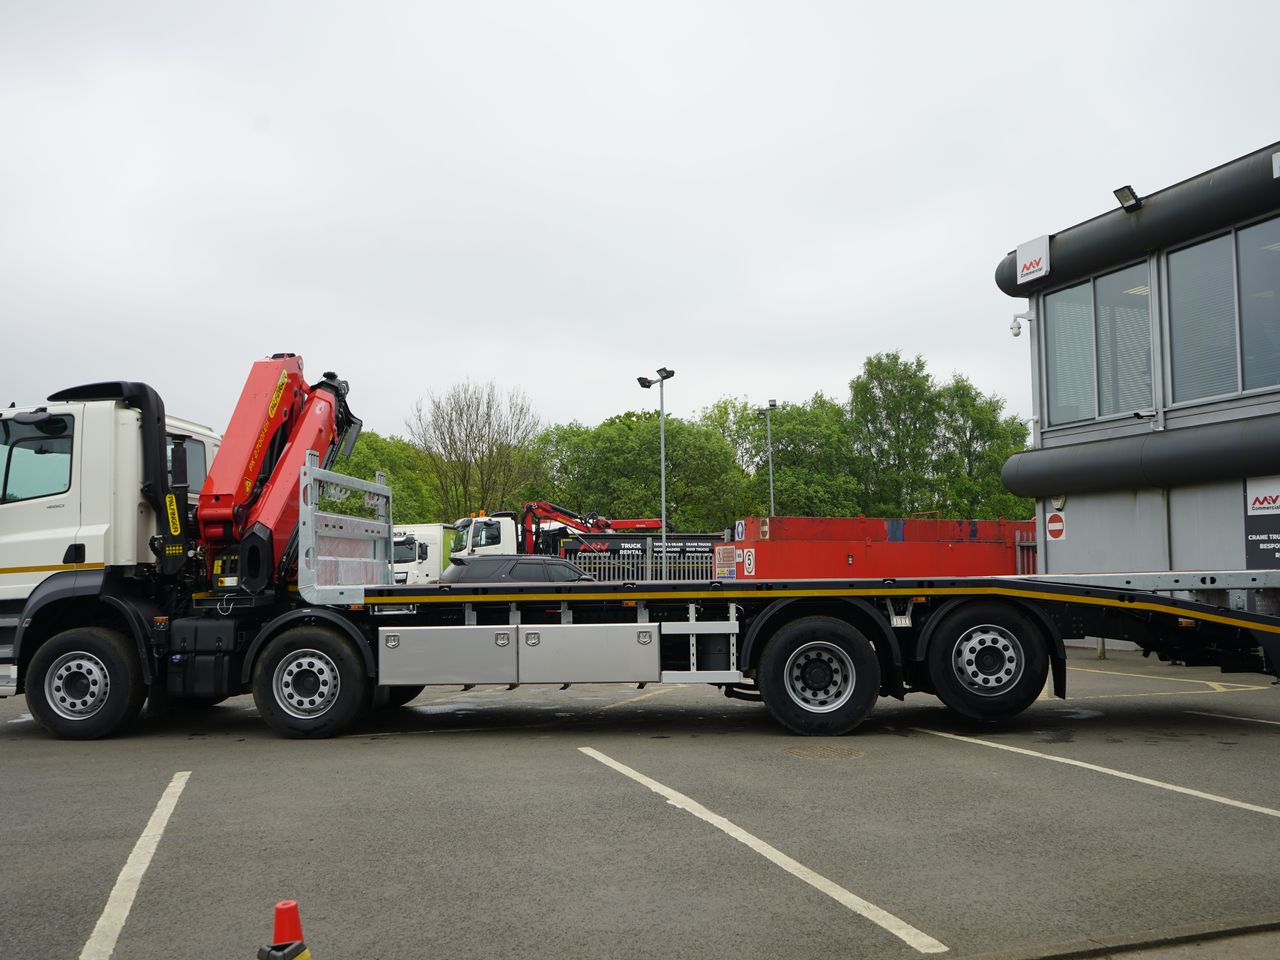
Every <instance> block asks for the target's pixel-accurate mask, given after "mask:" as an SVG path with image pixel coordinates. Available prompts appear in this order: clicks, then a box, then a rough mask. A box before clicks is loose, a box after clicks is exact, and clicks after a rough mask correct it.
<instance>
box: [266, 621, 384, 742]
mask: <svg viewBox="0 0 1280 960" xmlns="http://www.w3.org/2000/svg"><path fill="white" fill-rule="evenodd" d="M253 702H254V703H255V704H257V706H258V713H259V715H261V717H262V719H263V720H265V721H266V722H267V723H268V724H270V725H271V727H272V728H273V729H275V730H276V731H277V732H279V733H282V734H284V735H285V736H286V737H297V738H302V737H306V738H318V737H332V736H336V735H337V734H339V733H341V732H342V731H343V730H345V729H346V728H347V727H349V726H350V725H351V724H352V723H353V722H354V721H355V720H356V719H357V718H358V717H359V716H360V715H361V713H363V712H364V709H365V707H366V706H367V705H368V702H369V678H368V676H367V675H366V674H365V669H364V661H363V659H361V656H360V651H359V650H357V649H356V648H355V645H354V644H353V643H352V642H351V641H350V640H349V639H348V638H347V637H344V636H341V635H339V634H337V633H334V632H333V631H331V630H327V629H325V628H324V627H317V626H309V625H308V626H299V627H293V628H292V629H290V630H286V631H284V632H283V633H281V634H279V635H278V636H276V637H273V638H272V639H271V640H270V641H268V642H267V645H266V646H265V647H264V648H263V650H262V653H261V655H260V656H259V657H258V659H257V662H255V663H254V665H253Z"/></svg>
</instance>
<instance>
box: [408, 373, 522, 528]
mask: <svg viewBox="0 0 1280 960" xmlns="http://www.w3.org/2000/svg"><path fill="white" fill-rule="evenodd" d="M406 425H407V426H408V429H409V436H410V438H411V439H412V440H413V443H414V445H415V446H417V448H418V449H419V450H420V451H422V453H423V455H424V456H425V457H426V460H427V463H428V464H429V466H430V470H429V473H428V476H429V477H430V480H431V485H432V490H433V493H434V494H435V497H436V499H437V500H438V502H439V504H440V507H441V509H442V510H443V511H444V514H445V516H447V517H448V518H449V519H450V520H454V519H457V518H458V517H463V516H466V515H467V514H468V513H470V512H472V511H475V510H487V511H489V512H493V511H495V510H509V509H515V508H516V507H518V506H519V504H518V497H519V492H520V490H521V489H522V488H523V487H524V486H525V485H527V484H528V483H529V482H530V481H531V480H532V479H534V478H535V477H536V475H537V473H538V470H539V466H540V462H539V457H538V450H537V439H538V435H539V434H540V433H541V431H542V423H541V420H540V419H539V417H538V415H537V414H536V413H535V412H534V410H533V407H532V405H531V404H530V403H529V399H528V397H526V396H525V395H524V394H523V393H522V392H521V391H519V390H511V391H509V392H507V393H506V394H505V395H504V394H501V393H499V391H498V387H497V384H495V383H494V382H493V381H490V382H488V383H485V384H475V383H471V382H469V381H468V382H466V383H459V384H454V386H452V387H450V388H449V389H448V390H447V391H446V392H445V393H444V394H441V395H437V394H431V395H429V396H428V398H427V400H426V402H425V403H424V402H423V401H422V400H419V401H418V402H417V403H416V404H415V405H414V409H413V413H412V414H411V416H410V417H409V419H408V421H407V422H406Z"/></svg>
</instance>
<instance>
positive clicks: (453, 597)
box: [364, 587, 1280, 634]
mask: <svg viewBox="0 0 1280 960" xmlns="http://www.w3.org/2000/svg"><path fill="white" fill-rule="evenodd" d="M927 596H933V597H955V596H961V597H975V596H994V597H1020V598H1023V599H1027V600H1048V601H1051V602H1055V603H1083V604H1088V605H1090V606H1095V607H1119V608H1121V609H1124V610H1151V611H1154V612H1156V613H1167V614H1171V615H1174V616H1179V617H1184V618H1186V619H1188V620H1203V621H1207V622H1209V623H1221V624H1225V625H1226V626H1230V627H1240V628H1242V629H1245V630H1260V631H1262V632H1263V633H1275V634H1280V623H1277V624H1269V623H1255V622H1254V621H1252V620H1242V619H1240V618H1239V617H1231V616H1224V615H1222V614H1216V613H1203V612H1201V611H1197V610H1187V609H1185V608H1183V607H1178V606H1174V605H1172V604H1164V603H1159V602H1147V601H1136V600H1135V601H1130V600H1116V599H1113V598H1111V597H1088V596H1080V595H1078V594H1070V593H1048V592H1045V591H1040V590H1016V589H1013V588H1011V587H931V588H927V589H922V588H920V587H881V588H874V589H853V588H851V589H836V590H832V589H815V590H672V591H670V592H666V591H663V592H650V591H645V592H635V593H631V592H628V593H574V594H566V593H546V594H542V593H488V594H461V593H459V594H453V593H447V594H441V595H432V596H425V595H418V596H394V597H369V596H366V597H365V598H364V602H365V604H366V605H368V606H374V605H376V604H381V603H566V602H577V601H583V600H746V599H751V600H791V599H797V598H813V597H927Z"/></svg>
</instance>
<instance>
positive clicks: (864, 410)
mask: <svg viewBox="0 0 1280 960" xmlns="http://www.w3.org/2000/svg"><path fill="white" fill-rule="evenodd" d="M940 399H941V398H940V397H939V395H938V390H937V388H936V386H935V384H934V381H933V378H932V377H931V376H929V373H928V371H927V370H926V369H925V362H924V358H923V357H920V356H917V357H915V358H914V359H912V360H904V359H903V358H902V355H901V354H900V353H897V352H894V353H878V354H876V355H875V356H872V357H868V358H867V360H866V362H865V363H864V364H863V367H862V372H861V373H860V374H858V376H856V377H854V378H853V380H851V381H850V382H849V418H850V421H851V427H852V446H853V453H854V457H855V463H856V469H857V473H858V476H859V478H860V479H861V481H862V489H863V507H864V509H865V512H866V513H868V514H870V515H871V516H878V517H897V516H907V515H908V514H911V513H917V512H920V511H926V510H934V509H937V507H936V505H935V504H934V492H935V489H934V483H933V475H934V472H935V464H934V458H933V455H934V450H935V445H936V440H937V435H938V423H939V414H940Z"/></svg>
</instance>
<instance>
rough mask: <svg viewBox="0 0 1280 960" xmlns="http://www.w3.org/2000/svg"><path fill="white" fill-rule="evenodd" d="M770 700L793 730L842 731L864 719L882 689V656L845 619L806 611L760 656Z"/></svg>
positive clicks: (807, 732) (777, 716) (763, 690)
mask: <svg viewBox="0 0 1280 960" xmlns="http://www.w3.org/2000/svg"><path fill="white" fill-rule="evenodd" d="M757 683H758V684H759V686H760V693H761V695H762V696H763V698H764V702H765V706H767V707H768V708H769V712H770V713H772V714H773V716H774V719H776V720H777V721H778V722H779V723H781V724H782V725H783V726H784V727H786V728H787V729H788V730H792V731H794V732H795V733H800V734H805V735H825V736H839V735H840V734H844V733H848V732H849V731H850V730H852V729H853V728H854V727H856V726H857V725H858V724H859V723H861V722H862V721H863V719H864V718H865V717H866V715H867V714H868V713H870V712H871V708H872V707H873V706H874V705H875V702H876V698H877V697H878V696H879V695H880V660H879V658H878V657H877V656H876V651H875V648H874V647H873V646H872V645H871V642H870V641H869V640H868V639H867V638H866V637H864V636H863V635H862V634H861V633H859V632H858V631H857V630H855V629H854V628H853V627H852V626H850V625H849V624H847V623H845V622H844V621H843V620H836V619H834V618H833V617H804V618H803V619H800V620H795V621H792V622H791V623H788V624H787V625H786V626H784V627H783V628H782V629H781V630H779V631H778V632H777V633H775V634H774V635H773V637H772V638H771V639H770V640H769V643H768V644H767V645H766V646H765V648H764V653H763V654H761V656H760V666H759V671H758V673H757Z"/></svg>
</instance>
